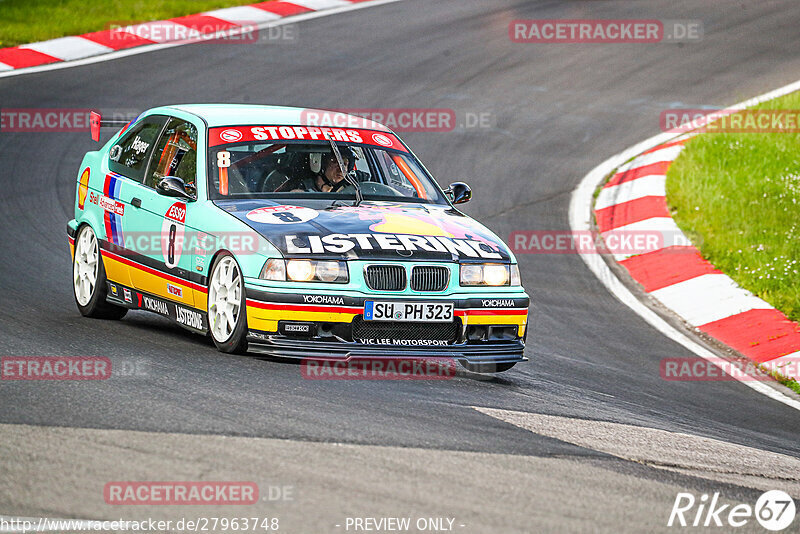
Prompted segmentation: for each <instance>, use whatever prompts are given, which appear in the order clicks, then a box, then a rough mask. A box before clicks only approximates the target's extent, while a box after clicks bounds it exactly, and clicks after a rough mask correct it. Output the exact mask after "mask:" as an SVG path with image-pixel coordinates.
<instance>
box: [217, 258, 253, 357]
mask: <svg viewBox="0 0 800 534" xmlns="http://www.w3.org/2000/svg"><path fill="white" fill-rule="evenodd" d="M208 329H209V331H210V332H211V339H213V340H214V345H216V346H217V349H218V350H220V351H222V352H228V353H235V354H242V353H244V352H247V309H246V306H245V295H244V278H243V277H242V271H241V269H239V264H238V263H236V260H235V259H234V258H233V256H231V255H230V254H222V255H221V256H219V257H218V258H217V260H216V261H215V262H214V265H213V266H212V267H211V275H210V276H209V280H208Z"/></svg>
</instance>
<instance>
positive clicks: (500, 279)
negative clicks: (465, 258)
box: [461, 263, 519, 286]
mask: <svg viewBox="0 0 800 534" xmlns="http://www.w3.org/2000/svg"><path fill="white" fill-rule="evenodd" d="M513 267H516V265H514V266H513ZM517 274H519V272H517ZM511 280H512V269H511V268H510V267H509V266H508V265H506V264H500V263H473V264H464V265H462V266H461V285H462V286H507V285H510V284H509V283H510V282H511ZM517 285H519V284H517Z"/></svg>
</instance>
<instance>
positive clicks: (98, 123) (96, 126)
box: [89, 111, 133, 141]
mask: <svg viewBox="0 0 800 534" xmlns="http://www.w3.org/2000/svg"><path fill="white" fill-rule="evenodd" d="M131 122H133V121H132V120H125V119H105V120H104V119H103V118H102V117H101V116H100V114H99V113H98V112H96V111H92V112H90V113H89V129H90V130H91V132H92V140H93V141H100V128H113V127H117V128H121V127H123V126H127V125H128V124H130V123H131Z"/></svg>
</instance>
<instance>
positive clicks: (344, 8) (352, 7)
mask: <svg viewBox="0 0 800 534" xmlns="http://www.w3.org/2000/svg"><path fill="white" fill-rule="evenodd" d="M400 1H401V0H373V1H371V2H360V3H358V4H351V3H349V2H348V3H346V4H342V5H341V7H334V8H331V9H324V10H322V11H312V12H310V13H303V14H300V15H292V16H290V17H284V18H281V19H278V20H275V21H270V22H264V23H263V24H259V25H257V26H256V27H255V28H252V29H253V30H255V29H258V30H263V29H265V28H272V27H275V26H283V25H286V24H294V23H297V22H302V21H305V20H311V19H318V18H321V17H327V16H328V15H336V14H338V13H346V12H348V11H356V10H358V9H366V8H369V7H374V6H381V5H385V4H393V3H395V2H400ZM294 3H300V2H294ZM303 3H304V4H309V5H311V2H310V1H309V0H304V1H303ZM329 5H333V4H329ZM337 5H339V4H338V3H337ZM248 30H250V28H248ZM240 33H242V32H241V30H238V29H233V30H231V31H229V32H220V34H225V35H239V34H240ZM188 44H192V42H189V41H186V42H174V43H157V44H152V45H144V46H138V47H135V48H128V49H125V50H118V51H116V52H110V53H108V54H103V55H100V56H94V57H88V58H84V59H78V60H75V61H64V62H60V63H49V64H47V65H39V66H36V67H25V68H21V69H14V70H9V71H4V70H3V68H2V67H3V65H2V64H0V78H7V77H10V76H23V75H25V74H33V73H35V72H46V71H51V70H59V69H68V68H71V67H80V66H82V65H91V64H94V63H103V62H105V61H111V60H114V59H119V58H123V57H128V56H135V55H138V54H146V53H148V52H155V51H156V50H164V49H166V48H173V47H176V46H185V45H188Z"/></svg>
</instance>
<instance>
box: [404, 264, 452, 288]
mask: <svg viewBox="0 0 800 534" xmlns="http://www.w3.org/2000/svg"><path fill="white" fill-rule="evenodd" d="M449 278H450V271H449V270H448V269H447V267H427V266H420V267H414V268H413V269H412V270H411V289H413V290H414V291H444V290H445V288H447V282H448V281H449Z"/></svg>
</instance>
